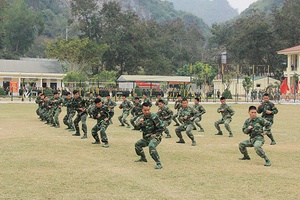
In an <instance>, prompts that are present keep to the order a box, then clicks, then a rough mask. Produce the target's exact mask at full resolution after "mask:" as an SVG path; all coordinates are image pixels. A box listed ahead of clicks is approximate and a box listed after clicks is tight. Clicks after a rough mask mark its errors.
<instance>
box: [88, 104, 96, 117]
mask: <svg viewBox="0 0 300 200" xmlns="http://www.w3.org/2000/svg"><path fill="white" fill-rule="evenodd" d="M94 108H95V104H93V105H90V106H89V108H88V109H87V112H88V114H89V115H90V116H92V115H93V110H94Z"/></svg>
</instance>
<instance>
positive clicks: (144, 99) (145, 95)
mask: <svg viewBox="0 0 300 200" xmlns="http://www.w3.org/2000/svg"><path fill="white" fill-rule="evenodd" d="M143 103H148V104H149V106H150V107H151V106H152V102H151V100H150V99H149V98H148V96H147V93H144V94H143Z"/></svg>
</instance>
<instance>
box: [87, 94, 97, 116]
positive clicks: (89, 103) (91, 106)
mask: <svg viewBox="0 0 300 200" xmlns="http://www.w3.org/2000/svg"><path fill="white" fill-rule="evenodd" d="M95 99H96V98H95V97H94V93H93V92H90V94H89V98H88V100H87V102H86V106H87V108H88V109H87V112H88V114H89V116H90V118H92V117H93V116H92V115H93V113H92V110H93V109H94V107H95V104H94V101H95Z"/></svg>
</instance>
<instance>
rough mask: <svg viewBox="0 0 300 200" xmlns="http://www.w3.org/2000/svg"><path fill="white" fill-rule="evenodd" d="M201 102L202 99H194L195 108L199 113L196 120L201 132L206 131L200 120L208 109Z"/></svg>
mask: <svg viewBox="0 0 300 200" xmlns="http://www.w3.org/2000/svg"><path fill="white" fill-rule="evenodd" d="M199 102H200V99H199V98H197V97H196V98H195V101H194V103H195V104H194V109H195V110H196V111H197V114H196V118H195V120H194V122H195V124H196V125H197V126H198V127H199V128H200V130H199V132H204V129H203V127H202V126H201V124H200V122H201V120H202V115H203V114H205V113H206V110H205V108H204V107H203V106H202V105H201V104H200V103H199Z"/></svg>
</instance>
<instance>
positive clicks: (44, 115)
mask: <svg viewBox="0 0 300 200" xmlns="http://www.w3.org/2000/svg"><path fill="white" fill-rule="evenodd" d="M49 110H50V108H49V98H48V97H47V96H44V102H43V103H42V110H41V115H40V117H41V119H42V121H47V120H48V112H49ZM45 124H48V121H47V122H46V123H45Z"/></svg>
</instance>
